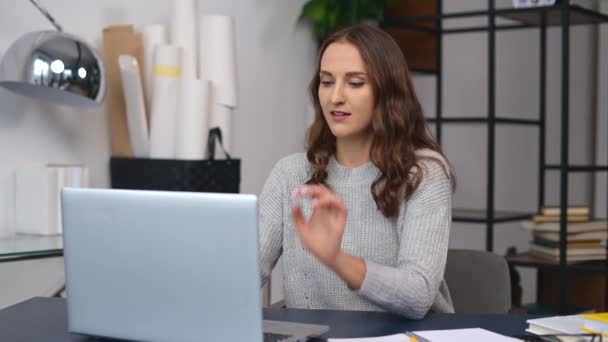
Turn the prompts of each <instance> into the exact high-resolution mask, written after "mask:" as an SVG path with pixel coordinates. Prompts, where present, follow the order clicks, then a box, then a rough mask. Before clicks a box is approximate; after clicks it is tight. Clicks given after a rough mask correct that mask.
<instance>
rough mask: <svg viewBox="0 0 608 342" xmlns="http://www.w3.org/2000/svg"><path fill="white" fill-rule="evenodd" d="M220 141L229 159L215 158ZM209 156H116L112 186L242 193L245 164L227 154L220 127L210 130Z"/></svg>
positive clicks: (112, 166)
mask: <svg viewBox="0 0 608 342" xmlns="http://www.w3.org/2000/svg"><path fill="white" fill-rule="evenodd" d="M216 140H217V141H219V143H220V146H221V148H222V150H223V151H224V153H225V154H226V159H222V160H216V159H215V142H216ZM207 155H208V159H205V160H174V159H147V158H119V157H112V158H111V159H110V175H111V177H110V178H111V185H112V188H115V189H132V190H169V191H193V192H224V193H238V192H239V186H240V183H241V161H240V159H233V158H231V157H230V155H229V154H228V152H226V150H225V149H224V145H223V143H222V132H221V130H220V129H219V128H213V129H211V130H210V131H209V140H208V142H207Z"/></svg>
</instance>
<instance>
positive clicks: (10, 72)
mask: <svg viewBox="0 0 608 342" xmlns="http://www.w3.org/2000/svg"><path fill="white" fill-rule="evenodd" d="M30 2H31V3H32V4H33V5H34V6H36V8H38V10H39V11H40V12H41V13H42V14H43V15H44V16H45V17H46V18H47V19H48V20H49V21H50V22H51V24H53V26H55V28H56V29H57V31H36V32H30V33H27V34H25V35H24V36H22V37H21V38H19V39H18V40H17V41H15V42H14V43H13V44H12V45H11V46H10V47H9V48H8V50H7V51H6V53H5V55H4V56H3V58H2V61H1V62H0V87H3V88H6V89H8V90H10V91H12V92H15V93H18V94H20V95H23V96H27V97H31V98H36V99H41V100H46V101H50V102H52V103H55V104H61V105H66V106H75V107H93V106H97V105H100V104H101V103H102V102H103V98H104V95H105V92H106V81H105V68H104V64H103V60H102V59H101V57H100V56H99V54H98V53H97V52H96V51H95V49H93V48H92V47H91V46H89V44H87V43H85V42H84V41H82V40H81V39H79V38H78V37H76V36H73V35H71V34H68V33H65V32H63V30H62V28H61V26H59V24H57V22H56V21H55V20H54V19H53V17H52V16H51V15H50V14H49V13H48V12H47V11H46V10H45V9H44V8H42V7H41V6H40V5H39V4H38V2H37V1H35V0H30Z"/></svg>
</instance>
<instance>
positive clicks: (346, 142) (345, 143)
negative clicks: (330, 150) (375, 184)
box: [336, 135, 372, 168]
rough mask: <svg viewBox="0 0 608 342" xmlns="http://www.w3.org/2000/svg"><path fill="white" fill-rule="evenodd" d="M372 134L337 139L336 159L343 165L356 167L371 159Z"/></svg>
mask: <svg viewBox="0 0 608 342" xmlns="http://www.w3.org/2000/svg"><path fill="white" fill-rule="evenodd" d="M371 148H372V136H371V135H370V136H366V137H357V138H342V139H337V140H336V161H337V162H338V163H340V164H341V165H343V166H346V167H349V168H355V167H358V166H361V165H363V164H365V163H367V162H369V161H370V151H371Z"/></svg>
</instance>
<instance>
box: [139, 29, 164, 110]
mask: <svg viewBox="0 0 608 342" xmlns="http://www.w3.org/2000/svg"><path fill="white" fill-rule="evenodd" d="M142 36H143V44H144V67H143V70H144V76H143V80H144V85H145V88H144V91H145V96H144V97H145V99H146V108H147V110H148V112H149V111H150V108H151V107H152V98H153V97H154V94H153V88H154V79H153V73H152V69H153V68H154V48H155V47H156V46H157V45H160V44H167V43H168V41H167V29H166V28H165V26H164V25H148V26H144V28H143V29H142Z"/></svg>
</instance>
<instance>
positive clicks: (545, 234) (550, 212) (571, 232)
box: [522, 207, 608, 263]
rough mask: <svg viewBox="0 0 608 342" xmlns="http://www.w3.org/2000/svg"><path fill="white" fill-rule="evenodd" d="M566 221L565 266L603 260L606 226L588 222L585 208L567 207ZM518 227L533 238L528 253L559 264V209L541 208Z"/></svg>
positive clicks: (606, 234) (586, 208)
mask: <svg viewBox="0 0 608 342" xmlns="http://www.w3.org/2000/svg"><path fill="white" fill-rule="evenodd" d="M567 217H568V226H567V242H566V248H567V249H566V262H568V263H573V262H581V261H589V260H606V240H608V222H607V221H605V220H604V221H600V220H591V219H590V211H589V208H588V207H570V208H568V212H567ZM522 227H523V228H524V229H526V230H529V231H531V232H532V234H533V241H532V243H531V245H530V253H532V254H534V255H537V256H540V257H544V258H548V259H551V260H553V261H559V242H560V239H559V232H560V210H559V208H555V207H546V208H542V210H541V213H540V214H539V215H535V216H534V217H533V218H532V220H528V221H523V222H522Z"/></svg>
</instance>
